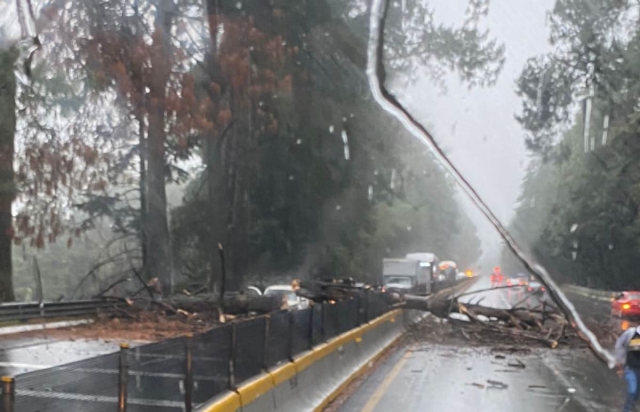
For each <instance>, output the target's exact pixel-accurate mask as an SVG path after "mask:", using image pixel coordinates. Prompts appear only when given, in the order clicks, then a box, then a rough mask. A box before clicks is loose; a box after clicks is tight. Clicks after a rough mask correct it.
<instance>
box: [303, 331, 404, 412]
mask: <svg viewBox="0 0 640 412" xmlns="http://www.w3.org/2000/svg"><path fill="white" fill-rule="evenodd" d="M398 339H400V336H398V337H397V338H395V339H394V340H393V341H391V342H390V343H389V344H388V345H387V346H385V347H384V348H382V349H380V351H379V352H378V353H376V354H375V355H373V356H372V357H371V358H370V359H369V360H368V361H367V362H366V363H365V364H364V365H362V366H361V367H360V368H359V369H358V370H357V371H355V372H353V373H352V374H351V376H349V377H348V378H347V379H346V380H345V381H344V382H342V383H341V384H340V386H338V387H337V388H336V389H335V390H334V391H333V392H331V393H330V394H329V396H327V397H326V398H324V400H323V401H322V402H321V403H320V405H318V406H317V407H315V408H314V409H313V412H322V411H323V410H324V409H325V408H326V407H327V406H329V404H330V403H331V402H333V401H334V400H335V399H336V398H337V397H338V396H339V395H340V394H341V393H342V392H344V390H345V389H347V388H348V387H349V385H351V382H353V381H354V380H356V379H357V378H359V377H360V376H362V374H363V373H365V372H366V371H367V369H369V365H370V364H371V363H375V362H376V361H378V359H380V358H381V357H382V355H384V354H385V353H386V352H387V351H388V350H389V349H390V348H391V346H393V344H394V343H396V342H397V341H398Z"/></svg>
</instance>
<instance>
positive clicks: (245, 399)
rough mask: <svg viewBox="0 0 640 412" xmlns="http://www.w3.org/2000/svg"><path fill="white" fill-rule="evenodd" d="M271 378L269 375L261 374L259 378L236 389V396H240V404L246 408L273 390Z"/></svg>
mask: <svg viewBox="0 0 640 412" xmlns="http://www.w3.org/2000/svg"><path fill="white" fill-rule="evenodd" d="M273 387H274V384H273V376H272V375H271V374H270V373H263V374H262V375H260V376H259V377H257V378H255V379H253V380H251V381H249V382H247V383H245V384H244V385H242V386H240V387H238V390H237V392H238V395H240V404H241V405H242V406H246V405H248V404H250V403H251V402H253V401H255V400H256V399H258V398H259V397H261V396H262V395H264V394H265V393H267V392H269V391H270V390H271V389H273Z"/></svg>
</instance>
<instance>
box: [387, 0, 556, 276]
mask: <svg viewBox="0 0 640 412" xmlns="http://www.w3.org/2000/svg"><path fill="white" fill-rule="evenodd" d="M554 2H555V0H492V1H491V5H490V9H489V15H488V16H487V17H486V18H484V19H483V20H482V24H481V27H483V28H488V29H489V31H490V37H491V38H496V39H497V40H498V41H499V42H500V43H502V44H504V45H505V47H506V62H505V65H504V68H503V71H502V73H501V75H500V78H499V80H498V82H497V83H496V85H495V86H493V87H491V88H485V89H481V88H476V89H472V90H468V89H467V87H466V86H464V85H461V84H460V82H459V81H458V79H457V78H456V77H452V78H451V79H450V80H449V81H448V82H447V91H446V93H443V91H442V90H441V89H439V88H438V87H436V86H435V85H434V84H433V83H432V82H431V81H430V79H429V77H428V76H426V75H425V76H421V79H420V80H419V81H418V82H417V83H416V84H415V85H412V86H411V87H407V88H404V89H399V88H397V87H394V85H393V84H391V90H392V91H393V92H394V93H395V94H396V96H397V97H398V98H399V99H400V101H401V102H402V103H403V104H405V105H406V107H407V108H408V109H409V110H410V111H411V113H412V114H413V115H414V116H416V118H417V119H418V120H420V121H421V122H423V124H425V125H427V126H428V128H429V130H430V131H431V133H432V134H433V135H434V137H435V138H436V140H437V141H438V142H439V144H441V145H442V147H444V148H445V149H446V151H447V153H449V156H450V158H451V159H452V160H453V162H454V164H455V165H456V167H458V169H459V170H460V171H461V172H462V173H463V175H464V176H465V177H466V178H467V179H468V180H469V181H470V182H471V183H472V184H473V186H474V187H475V189H476V190H477V191H478V192H479V194H480V196H481V197H482V199H484V201H485V202H486V203H487V204H488V205H489V207H491V209H492V210H493V211H494V213H495V214H496V215H497V216H498V218H499V219H500V220H501V221H502V222H503V223H504V224H507V223H508V222H509V219H511V218H512V216H513V212H514V208H515V206H516V202H517V198H518V194H519V191H520V182H521V180H522V178H523V176H524V172H525V168H526V165H527V161H528V160H527V159H528V154H527V152H526V150H525V147H524V132H523V130H522V128H521V127H520V125H519V124H518V122H517V121H516V120H515V118H514V115H515V113H516V112H518V111H519V110H520V107H521V104H520V99H519V98H518V96H517V95H516V93H515V80H516V79H517V77H518V76H519V75H520V72H521V71H522V68H523V66H524V64H525V62H526V60H527V59H528V58H530V57H533V56H537V55H540V54H542V53H545V52H548V51H550V50H551V46H550V44H549V42H548V38H549V27H548V24H547V15H548V12H549V11H550V10H551V9H552V7H553V4H554ZM428 3H429V7H430V8H431V9H433V10H434V11H435V19H436V21H437V22H441V23H443V24H445V25H447V24H456V25H460V23H461V22H462V21H463V19H464V12H465V9H466V4H467V2H466V1H463V0H456V1H452V0H429V2H428ZM461 197H463V196H461ZM463 204H464V205H465V208H466V209H467V210H469V213H470V215H471V216H472V218H473V220H474V222H475V223H476V225H477V226H478V229H479V234H480V237H481V240H482V248H483V251H484V252H485V256H484V257H483V259H482V260H483V261H484V262H486V264H492V263H489V262H493V261H494V259H495V258H497V254H498V253H499V252H500V244H501V243H500V239H499V237H498V235H497V232H496V231H495V230H494V229H493V228H492V227H491V226H490V225H489V224H488V222H486V220H485V219H484V217H482V216H481V215H480V212H478V211H477V210H475V207H474V206H472V205H471V204H470V201H468V200H467V199H466V196H464V200H463ZM483 266H484V265H483Z"/></svg>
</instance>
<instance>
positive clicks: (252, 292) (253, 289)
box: [244, 286, 262, 296]
mask: <svg viewBox="0 0 640 412" xmlns="http://www.w3.org/2000/svg"><path fill="white" fill-rule="evenodd" d="M244 294H245V295H247V296H262V291H261V290H260V288H258V287H257V286H246V287H245V288H244Z"/></svg>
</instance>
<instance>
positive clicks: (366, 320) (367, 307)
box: [363, 289, 370, 323]
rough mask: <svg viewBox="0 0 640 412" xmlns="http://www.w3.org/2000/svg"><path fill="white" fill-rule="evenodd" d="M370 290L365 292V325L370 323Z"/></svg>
mask: <svg viewBox="0 0 640 412" xmlns="http://www.w3.org/2000/svg"><path fill="white" fill-rule="evenodd" d="M369 296H370V295H369V289H365V290H364V310H363V314H364V321H365V323H368V322H369Z"/></svg>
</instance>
